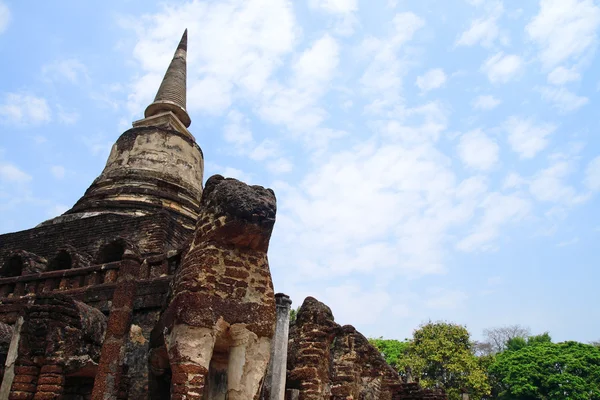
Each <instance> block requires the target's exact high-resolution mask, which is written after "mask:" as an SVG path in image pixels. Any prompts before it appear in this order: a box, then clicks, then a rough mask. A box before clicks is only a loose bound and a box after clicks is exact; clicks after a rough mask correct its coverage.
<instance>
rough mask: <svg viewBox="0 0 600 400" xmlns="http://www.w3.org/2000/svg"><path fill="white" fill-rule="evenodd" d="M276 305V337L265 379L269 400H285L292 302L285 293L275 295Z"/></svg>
mask: <svg viewBox="0 0 600 400" xmlns="http://www.w3.org/2000/svg"><path fill="white" fill-rule="evenodd" d="M275 305H276V308H277V323H276V325H275V335H274V336H273V341H272V342H271V362H270V363H269V370H268V372H267V376H266V378H265V391H266V393H269V397H268V399H267V400H284V399H285V376H286V372H287V371H286V368H287V347H288V336H289V330H290V306H291V305H292V300H290V298H289V296H287V295H285V294H283V293H277V294H276V295H275Z"/></svg>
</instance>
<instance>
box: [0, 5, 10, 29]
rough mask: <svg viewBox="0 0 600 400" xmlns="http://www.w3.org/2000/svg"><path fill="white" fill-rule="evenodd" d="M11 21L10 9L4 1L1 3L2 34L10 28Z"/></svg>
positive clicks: (0, 27) (0, 25)
mask: <svg viewBox="0 0 600 400" xmlns="http://www.w3.org/2000/svg"><path fill="white" fill-rule="evenodd" d="M10 19H11V16H10V9H9V8H8V6H7V5H6V4H5V3H4V2H3V1H0V34H1V33H3V32H4V31H5V30H6V28H8V25H9V24H10Z"/></svg>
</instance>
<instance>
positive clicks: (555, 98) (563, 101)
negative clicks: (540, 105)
mask: <svg viewBox="0 0 600 400" xmlns="http://www.w3.org/2000/svg"><path fill="white" fill-rule="evenodd" d="M540 92H541V94H542V99H544V100H545V101H547V102H549V103H551V104H552V105H553V106H554V107H555V108H556V109H558V111H559V112H561V113H569V112H572V111H575V110H577V109H579V108H581V107H583V106H584V105H586V104H587V103H588V102H589V99H588V98H587V97H582V96H577V95H576V94H575V93H573V92H570V91H569V90H567V89H565V88H564V87H542V88H540Z"/></svg>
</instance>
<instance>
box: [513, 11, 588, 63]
mask: <svg viewBox="0 0 600 400" xmlns="http://www.w3.org/2000/svg"><path fill="white" fill-rule="evenodd" d="M599 25H600V8H599V7H598V6H597V5H596V4H595V3H594V1H593V0H541V1H540V12H539V14H537V15H536V16H535V17H534V18H533V19H532V20H531V21H530V22H529V24H528V25H527V27H526V28H525V30H526V32H527V34H528V35H529V37H530V38H531V39H532V40H533V41H534V42H535V43H537V45H538V46H539V47H540V54H539V57H540V60H541V61H542V63H543V65H544V66H545V67H546V68H553V67H555V66H556V65H558V64H560V63H562V62H565V61H568V60H577V59H578V58H579V57H580V56H582V55H583V54H585V53H586V52H587V51H589V50H591V49H592V48H594V47H595V46H596V42H597V33H596V31H597V28H598V26H599Z"/></svg>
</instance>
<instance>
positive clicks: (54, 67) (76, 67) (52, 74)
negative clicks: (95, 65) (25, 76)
mask: <svg viewBox="0 0 600 400" xmlns="http://www.w3.org/2000/svg"><path fill="white" fill-rule="evenodd" d="M42 74H43V75H44V76H45V77H46V79H49V80H54V81H56V80H63V79H64V80H67V81H69V82H70V83H72V84H78V83H81V82H82V81H87V80H89V76H88V72H87V67H86V66H85V65H84V64H83V63H82V62H81V61H79V60H78V59H76V58H69V59H66V60H58V61H54V62H53V63H50V64H47V65H44V66H43V67H42Z"/></svg>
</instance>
